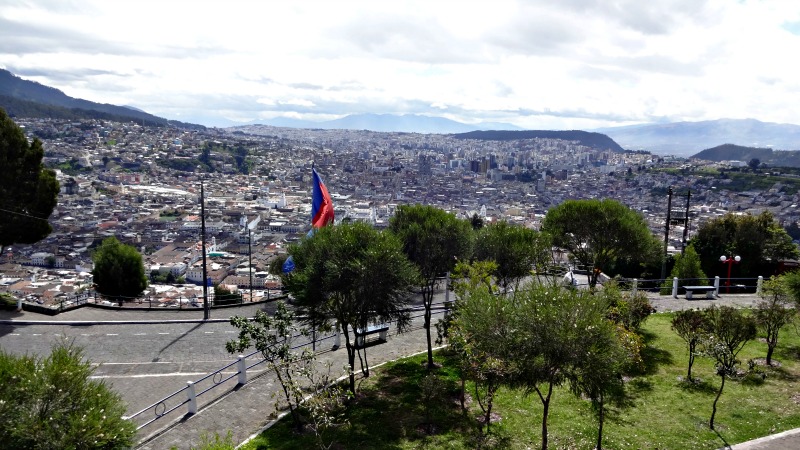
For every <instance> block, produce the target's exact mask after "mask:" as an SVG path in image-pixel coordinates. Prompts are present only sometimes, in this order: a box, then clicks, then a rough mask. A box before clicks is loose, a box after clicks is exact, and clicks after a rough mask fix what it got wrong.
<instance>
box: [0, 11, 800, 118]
mask: <svg viewBox="0 0 800 450" xmlns="http://www.w3.org/2000/svg"><path fill="white" fill-rule="evenodd" d="M0 24H2V26H0V30H2V31H0V36H2V39H0V67H2V68H5V69H7V70H9V71H11V72H13V73H15V74H17V75H19V76H20V77H22V78H25V79H29V80H33V81H37V82H40V83H42V84H45V85H48V86H52V87H55V88H57V89H60V90H62V91H64V92H65V93H66V94H67V95H70V96H73V97H77V98H83V99H87V100H91V101H96V102H101V103H111V104H118V105H129V106H133V107H136V108H140V109H142V110H145V111H147V112H150V113H152V114H155V115H158V116H162V117H166V118H169V119H175V120H181V121H187V122H195V123H201V124H205V125H212V126H228V125H235V124H237V123H248V122H254V121H259V120H261V121H266V120H269V119H272V118H275V117H291V118H301V119H306V120H319V121H322V120H331V119H335V118H340V117H343V116H346V115H348V114H363V113H374V114H420V115H429V116H440V117H445V118H449V119H452V120H456V121H460V122H464V123H477V122H506V123H510V124H513V125H516V126H519V127H522V128H529V129H592V128H598V127H608V126H620V125H630V124H635V123H654V122H655V123H657V122H672V121H700V120H713V119H718V118H723V117H724V118H755V119H758V120H761V121H769V122H777V123H795V124H800V115H798V114H799V113H797V112H795V108H793V105H795V104H796V103H797V102H798V101H800V89H798V87H799V86H798V83H797V81H796V80H797V79H798V78H800V65H798V64H797V63H796V62H794V60H793V58H791V56H790V55H792V54H795V53H797V51H798V50H800V4H795V3H793V2H780V1H765V2H751V1H743V2H730V1H724V0H720V1H716V0H712V1H703V2H698V1H687V0H672V1H664V2H638V1H623V2H616V3H613V4H611V3H608V2H599V1H589V0H586V1H583V0H572V1H568V2H558V3H557V4H551V2H539V1H533V2H523V1H511V0H509V1H502V2H492V3H491V4H489V3H478V2H436V3H421V2H420V3H416V2H402V3H383V2H380V3H374V2H354V1H346V2H303V3H302V4H281V3H262V2H247V1H237V2H229V3H226V4H225V7H224V8H223V7H220V4H219V3H211V2H191V3H182V2H166V3H165V2H149V1H145V2H128V1H125V2H93V1H74V2H67V3H65V2H60V1H58V2H57V1H46V0H41V1H32V2H10V3H4V4H3V5H0Z"/></svg>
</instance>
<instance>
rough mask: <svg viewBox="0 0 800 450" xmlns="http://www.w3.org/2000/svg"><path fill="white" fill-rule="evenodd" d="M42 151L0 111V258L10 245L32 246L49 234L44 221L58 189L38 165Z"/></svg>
mask: <svg viewBox="0 0 800 450" xmlns="http://www.w3.org/2000/svg"><path fill="white" fill-rule="evenodd" d="M43 157H44V148H43V147H42V142H41V141H40V140H39V139H36V138H34V139H33V142H31V143H28V139H27V138H26V137H25V134H24V133H23V132H22V129H21V128H20V127H19V126H17V124H16V123H14V121H13V120H11V118H10V117H8V115H6V112H5V111H4V110H3V109H2V108H0V167H2V170H3V175H2V176H1V177H0V217H2V218H0V255H2V254H4V253H5V248H6V247H7V246H9V245H12V244H17V243H19V244H33V243H35V242H38V241H40V240H41V239H43V238H45V237H46V236H47V235H49V234H50V232H51V231H52V227H51V226H50V224H49V223H48V222H47V218H48V217H50V214H51V213H52V212H53V208H55V206H56V202H57V197H58V192H59V186H58V181H56V174H55V172H54V171H52V170H49V169H45V168H44V166H43V165H42V158H43Z"/></svg>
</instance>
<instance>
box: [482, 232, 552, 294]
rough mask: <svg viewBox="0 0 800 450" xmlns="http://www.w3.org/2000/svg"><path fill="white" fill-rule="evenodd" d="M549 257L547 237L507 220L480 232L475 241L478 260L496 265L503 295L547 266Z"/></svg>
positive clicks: (496, 275)
mask: <svg viewBox="0 0 800 450" xmlns="http://www.w3.org/2000/svg"><path fill="white" fill-rule="evenodd" d="M549 255H550V240H549V239H548V237H547V236H546V235H543V234H541V233H538V232H537V231H535V230H532V229H530V228H525V227H521V226H517V225H510V224H509V223H508V222H506V221H501V222H497V223H496V224H492V225H489V226H486V227H484V228H482V229H480V230H479V231H478V237H477V239H476V241H475V258H476V259H478V260H481V261H487V260H488V261H494V262H495V263H496V264H497V269H496V271H495V273H494V276H495V278H496V279H497V283H498V284H499V285H500V286H501V287H502V289H503V292H507V291H508V288H509V287H510V285H512V284H513V285H514V288H515V289H517V288H518V287H519V282H520V280H521V279H522V278H524V277H526V276H529V275H530V274H531V272H532V271H533V268H534V266H539V267H542V266H544V265H545V264H546V263H547V259H548V257H549Z"/></svg>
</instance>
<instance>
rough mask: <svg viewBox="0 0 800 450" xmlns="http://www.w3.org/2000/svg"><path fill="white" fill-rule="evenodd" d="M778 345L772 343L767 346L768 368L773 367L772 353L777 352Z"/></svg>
mask: <svg viewBox="0 0 800 450" xmlns="http://www.w3.org/2000/svg"><path fill="white" fill-rule="evenodd" d="M776 344H777V343H772V342H769V343H768V344H767V365H768V366H771V365H772V353H773V352H774V351H775V345H776Z"/></svg>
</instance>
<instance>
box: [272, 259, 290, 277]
mask: <svg viewBox="0 0 800 450" xmlns="http://www.w3.org/2000/svg"><path fill="white" fill-rule="evenodd" d="M286 258H288V255H285V254H283V255H277V256H276V257H274V258H272V261H270V262H269V273H271V274H272V275H277V276H283V263H285V262H286Z"/></svg>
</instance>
